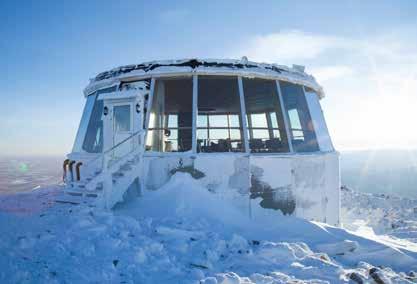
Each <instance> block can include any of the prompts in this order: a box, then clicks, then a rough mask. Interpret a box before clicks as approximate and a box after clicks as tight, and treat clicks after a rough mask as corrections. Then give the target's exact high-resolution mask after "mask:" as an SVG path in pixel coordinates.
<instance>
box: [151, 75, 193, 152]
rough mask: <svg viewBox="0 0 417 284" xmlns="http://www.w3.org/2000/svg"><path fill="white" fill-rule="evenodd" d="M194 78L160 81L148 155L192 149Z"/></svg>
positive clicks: (155, 98) (154, 102) (152, 119)
mask: <svg viewBox="0 0 417 284" xmlns="http://www.w3.org/2000/svg"><path fill="white" fill-rule="evenodd" d="M192 102H193V81H192V78H168V79H157V80H156V82H155V90H154V94H153V102H152V107H151V109H150V117H149V128H148V136H147V142H146V149H147V151H155V152H185V151H189V150H191V148H192V147H191V146H192V122H193V105H192Z"/></svg>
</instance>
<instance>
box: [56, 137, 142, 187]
mask: <svg viewBox="0 0 417 284" xmlns="http://www.w3.org/2000/svg"><path fill="white" fill-rule="evenodd" d="M141 133H143V130H139V131H137V132H135V133H133V134H132V135H130V136H129V137H127V138H125V139H123V140H122V141H120V142H118V143H117V144H115V145H113V146H112V147H111V148H109V149H107V150H105V151H103V152H102V153H100V154H99V155H98V156H96V157H94V158H93V159H91V160H89V161H86V162H85V163H81V165H80V166H81V169H82V171H80V169H79V168H78V171H77V180H75V179H74V176H73V173H72V171H70V174H71V177H70V178H71V182H73V181H79V180H80V179H81V174H82V173H83V172H84V173H93V174H98V173H99V172H103V170H107V169H108V168H110V167H111V166H112V165H114V164H116V163H117V162H118V161H120V160H121V159H123V158H125V157H126V156H127V155H129V154H131V153H133V152H135V151H136V150H138V148H139V147H140V146H141V145H142V144H141V139H142V137H141V135H140V134H141ZM129 142H131V144H130V146H127V143H129ZM123 146H126V147H125V148H124V149H123V151H121V150H119V149H121V148H122V147H123ZM118 150H119V151H118ZM100 159H101V162H100ZM67 163H68V162H67ZM74 163H75V161H74ZM64 173H65V174H66V173H67V172H66V171H64Z"/></svg>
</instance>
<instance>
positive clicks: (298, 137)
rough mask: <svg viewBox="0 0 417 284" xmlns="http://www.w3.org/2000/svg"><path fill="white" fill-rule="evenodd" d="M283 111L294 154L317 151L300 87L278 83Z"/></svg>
mask: <svg viewBox="0 0 417 284" xmlns="http://www.w3.org/2000/svg"><path fill="white" fill-rule="evenodd" d="M280 86H281V92H282V97H283V100H284V106H285V110H286V112H287V115H288V120H289V128H290V129H289V130H290V134H291V142H292V145H293V149H294V151H295V152H314V151H318V150H319V147H318V143H317V139H316V134H315V132H314V126H313V121H312V119H311V116H310V112H309V109H308V105H307V101H306V98H305V96H304V90H303V87H302V86H301V85H296V84H292V83H288V82H283V81H281V82H280Z"/></svg>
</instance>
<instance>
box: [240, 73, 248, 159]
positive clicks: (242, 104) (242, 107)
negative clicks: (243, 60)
mask: <svg viewBox="0 0 417 284" xmlns="http://www.w3.org/2000/svg"><path fill="white" fill-rule="evenodd" d="M238 86H239V97H240V110H241V117H242V129H243V141H244V145H245V152H246V153H249V152H250V149H249V140H248V126H247V125H246V106H245V98H244V93H243V80H242V77H241V76H239V77H238Z"/></svg>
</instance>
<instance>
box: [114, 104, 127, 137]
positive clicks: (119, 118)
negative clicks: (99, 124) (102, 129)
mask: <svg viewBox="0 0 417 284" xmlns="http://www.w3.org/2000/svg"><path fill="white" fill-rule="evenodd" d="M113 113H114V114H113V117H114V131H116V132H119V131H130V105H123V106H114V107H113Z"/></svg>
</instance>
